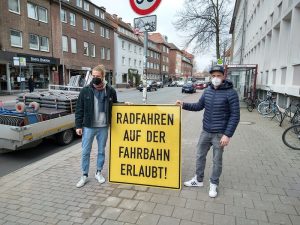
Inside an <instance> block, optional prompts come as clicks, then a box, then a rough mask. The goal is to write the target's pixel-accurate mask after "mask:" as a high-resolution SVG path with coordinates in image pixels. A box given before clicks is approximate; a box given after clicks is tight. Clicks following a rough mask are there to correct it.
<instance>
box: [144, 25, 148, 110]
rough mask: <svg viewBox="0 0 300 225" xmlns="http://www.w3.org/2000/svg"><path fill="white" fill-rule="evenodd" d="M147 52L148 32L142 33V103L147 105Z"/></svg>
mask: <svg viewBox="0 0 300 225" xmlns="http://www.w3.org/2000/svg"><path fill="white" fill-rule="evenodd" d="M147 50H148V32H147V31H145V32H144V73H143V103H144V104H147V73H148V69H147V61H148V60H147V58H148V56H147Z"/></svg>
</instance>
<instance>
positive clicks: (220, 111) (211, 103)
mask: <svg viewBox="0 0 300 225" xmlns="http://www.w3.org/2000/svg"><path fill="white" fill-rule="evenodd" d="M182 108H183V109H185V110H189V111H200V110H203V109H205V111H204V116H203V129H204V130H205V131H206V132H209V133H222V134H225V135H226V136H227V137H232V136H233V134H234V132H235V129H236V127H237V125H238V123H239V121H240V103H239V98H238V95H237V92H236V91H235V90H234V89H233V85H232V82H231V81H229V80H224V81H223V83H222V84H221V85H220V86H219V87H218V88H217V89H215V88H214V86H213V84H210V85H209V86H208V88H207V89H205V91H204V93H203V95H202V96H201V98H200V99H199V101H198V102H197V103H183V106H182Z"/></svg>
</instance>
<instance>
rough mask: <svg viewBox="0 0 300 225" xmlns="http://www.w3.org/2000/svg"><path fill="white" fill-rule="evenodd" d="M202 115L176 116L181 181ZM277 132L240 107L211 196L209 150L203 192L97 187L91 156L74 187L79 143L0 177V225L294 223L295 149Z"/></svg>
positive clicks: (297, 204) (298, 196)
mask: <svg viewBox="0 0 300 225" xmlns="http://www.w3.org/2000/svg"><path fill="white" fill-rule="evenodd" d="M192 100H194V99H192V97H191V101H192ZM202 114H203V113H202V112H198V113H195V112H187V111H183V117H182V118H183V119H182V122H183V123H182V181H185V180H187V179H190V178H191V177H192V176H194V170H195V155H196V150H195V145H196V144H197V140H198V137H199V134H200V128H201V119H202ZM248 122H251V124H250V123H248ZM249 124H250V125H249ZM283 130H284V129H283V128H280V127H279V126H278V124H277V123H275V121H270V120H269V119H266V118H262V117H261V116H260V115H258V114H257V113H255V112H252V113H249V112H247V111H246V110H244V109H242V110H241V123H240V125H239V126H238V129H237V131H236V134H235V136H234V137H233V138H232V140H231V143H230V146H229V147H227V148H226V149H225V153H224V162H223V173H222V176H221V180H220V186H219V195H218V197H217V198H215V199H211V198H209V197H208V186H209V180H208V179H209V174H210V171H211V165H212V163H211V161H212V159H211V151H210V152H209V155H208V159H207V165H206V172H205V174H206V177H205V180H204V187H199V188H187V187H184V186H183V187H182V189H181V190H178V191H177V190H168V189H160V188H152V187H144V186H134V185H124V184H122V185H120V184H112V183H108V182H106V183H105V184H102V185H99V184H98V183H97V182H96V180H95V179H94V178H93V175H92V173H93V172H94V171H95V155H93V156H92V162H91V170H90V173H91V175H90V178H89V182H88V183H87V184H86V185H85V186H84V187H83V188H80V189H78V188H76V187H75V184H76V183H77V181H78V179H79V176H80V153H81V149H80V144H78V145H75V146H72V147H70V148H68V149H66V150H64V151H62V152H59V153H57V154H55V155H52V156H50V157H48V158H45V159H43V160H41V161H39V162H36V163H34V164H31V165H29V166H27V167H24V168H22V169H20V170H19V171H16V172H14V173H11V174H9V175H7V176H4V177H2V178H0V224H1V225H2V224H9V225H13V224H30V225H33V224H38V225H43V224H51V225H53V224H59V225H67V224H74V225H75V224H95V225H99V224H103V225H130V224H139V225H199V224H200V225H210V224H214V225H275V224H286V225H299V224H300V162H299V161H300V152H299V151H295V150H291V149H289V148H287V147H286V146H285V145H284V144H283V143H282V141H281V134H282V132H283ZM93 150H95V146H94V147H93ZM107 151H108V149H107ZM108 155H109V154H108V153H107V156H108ZM106 160H108V159H106ZM107 166H108V162H107V161H106V164H105V170H104V175H105V177H107V170H108V169H107Z"/></svg>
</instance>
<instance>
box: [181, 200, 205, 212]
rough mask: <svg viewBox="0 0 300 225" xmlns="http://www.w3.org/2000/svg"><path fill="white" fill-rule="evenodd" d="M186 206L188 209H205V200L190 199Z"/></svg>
mask: <svg viewBox="0 0 300 225" xmlns="http://www.w3.org/2000/svg"><path fill="white" fill-rule="evenodd" d="M185 207H186V208H188V209H195V210H203V209H204V201H201V200H193V199H188V200H187V202H186V206H185Z"/></svg>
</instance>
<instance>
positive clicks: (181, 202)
mask: <svg viewBox="0 0 300 225" xmlns="http://www.w3.org/2000/svg"><path fill="white" fill-rule="evenodd" d="M186 202H187V200H186V199H185V198H181V197H174V196H171V197H170V198H169V200H168V204H169V205H174V206H179V207H184V206H185V204H186Z"/></svg>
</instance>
